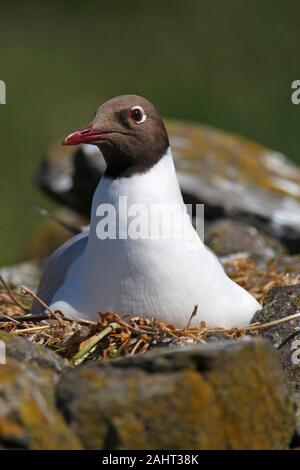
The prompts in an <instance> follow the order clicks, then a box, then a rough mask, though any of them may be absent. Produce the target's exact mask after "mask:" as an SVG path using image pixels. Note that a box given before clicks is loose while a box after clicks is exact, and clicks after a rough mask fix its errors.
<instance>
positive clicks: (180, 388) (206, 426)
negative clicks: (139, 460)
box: [57, 340, 294, 450]
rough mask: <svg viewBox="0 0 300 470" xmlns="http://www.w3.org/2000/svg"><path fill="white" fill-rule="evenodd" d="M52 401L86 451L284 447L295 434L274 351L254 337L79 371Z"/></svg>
mask: <svg viewBox="0 0 300 470" xmlns="http://www.w3.org/2000/svg"><path fill="white" fill-rule="evenodd" d="M57 404H58V406H59V408H60V409H61V411H62V412H63V414H64V416H65V419H66V421H67V422H68V423H69V425H70V427H71V429H72V430H73V431H74V432H75V433H76V434H77V435H78V436H79V438H80V440H81V441H82V442H83V444H84V446H85V447H86V448H88V449H110V450H112V449H197V450H202V449H284V448H287V447H288V445H289V442H290V440H291V437H292V434H293V429H294V415H293V407H292V405H291V402H290V399H289V395H288V391H287V388H286V385H285V381H284V378H283V374H282V371H281V367H280V364H279V361H278V358H277V353H276V351H274V349H273V348H272V347H271V345H268V344H267V343H265V342H263V341H255V340H247V341H246V340H244V341H237V342H232V341H228V342H224V343H223V342H219V343H217V344H213V343H212V344H209V345H201V346H199V345H198V346H188V347H185V348H178V349H177V348H162V349H156V350H153V351H151V352H149V353H147V354H146V355H144V356H135V357H128V358H123V359H118V360H114V361H111V362H109V363H99V364H93V365H89V366H83V367H81V368H77V369H75V370H71V371H69V372H67V373H66V374H65V375H64V377H63V378H62V379H61V381H60V383H59V385H58V388H57Z"/></svg>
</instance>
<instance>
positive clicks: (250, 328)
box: [206, 312, 300, 333]
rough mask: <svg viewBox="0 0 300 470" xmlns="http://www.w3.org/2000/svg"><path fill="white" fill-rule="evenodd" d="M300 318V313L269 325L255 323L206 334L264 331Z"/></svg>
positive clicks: (211, 330) (214, 330) (211, 331)
mask: <svg viewBox="0 0 300 470" xmlns="http://www.w3.org/2000/svg"><path fill="white" fill-rule="evenodd" d="M299 317H300V312H299V313H294V314H292V315H288V316H287V317H284V318H279V319H278V320H273V321H270V322H268V323H258V322H256V323H253V324H252V325H247V326H242V327H240V328H221V327H220V328H207V330H206V333H218V332H223V333H230V332H235V331H236V332H237V333H239V332H241V331H253V330H262V329H263V328H269V327H270V326H275V325H279V324H280V323H284V322H286V321H290V320H294V319H295V318H299Z"/></svg>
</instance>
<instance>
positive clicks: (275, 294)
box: [252, 284, 300, 393]
mask: <svg viewBox="0 0 300 470" xmlns="http://www.w3.org/2000/svg"><path fill="white" fill-rule="evenodd" d="M299 312H300V284H298V285H293V286H280V287H272V288H271V289H270V290H269V291H268V293H267V295H266V297H265V299H264V305H263V309H262V310H261V311H259V312H257V313H256V314H255V316H254V317H253V320H252V322H260V323H268V322H271V321H274V320H279V319H280V318H284V317H286V316H288V315H293V314H294V313H299ZM260 332H261V335H262V336H263V337H264V338H267V339H269V340H270V341H271V342H272V344H273V345H274V346H275V348H280V349H279V352H280V359H281V364H282V366H283V369H284V371H285V374H286V377H287V380H288V383H289V386H290V388H291V390H292V391H293V392H296V393H299V392H300V367H299V364H300V317H298V318H295V319H293V320H289V321H286V322H283V323H279V324H277V325H274V326H271V327H269V328H264V329H262V330H261V331H260Z"/></svg>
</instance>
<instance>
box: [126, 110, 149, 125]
mask: <svg viewBox="0 0 300 470" xmlns="http://www.w3.org/2000/svg"><path fill="white" fill-rule="evenodd" d="M130 117H131V119H132V120H133V121H134V122H135V123H136V124H142V123H143V122H145V121H146V119H147V115H146V113H145V111H144V110H143V108H142V107H141V106H132V108H131V109H130Z"/></svg>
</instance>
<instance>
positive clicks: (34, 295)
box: [20, 286, 63, 326]
mask: <svg viewBox="0 0 300 470" xmlns="http://www.w3.org/2000/svg"><path fill="white" fill-rule="evenodd" d="M20 291H21V293H23V294H24V295H30V296H31V297H33V298H34V299H35V300H36V301H37V302H39V303H40V304H41V305H42V307H44V308H45V309H46V310H48V312H49V313H50V315H51V316H52V317H53V318H55V320H57V321H58V323H59V324H60V325H61V326H63V321H62V319H61V318H60V317H59V315H57V313H56V312H54V311H53V310H52V309H51V308H50V307H49V306H48V305H47V304H45V302H44V301H43V300H42V299H40V298H39V297H38V296H37V295H36V294H35V293H34V292H32V291H31V290H30V289H28V287H25V286H21V287H20Z"/></svg>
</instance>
